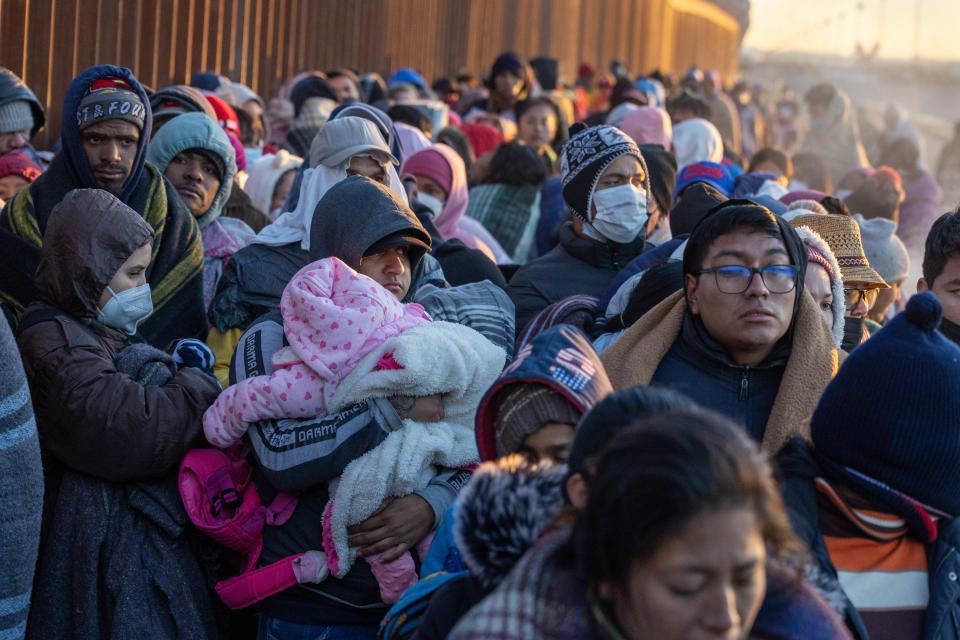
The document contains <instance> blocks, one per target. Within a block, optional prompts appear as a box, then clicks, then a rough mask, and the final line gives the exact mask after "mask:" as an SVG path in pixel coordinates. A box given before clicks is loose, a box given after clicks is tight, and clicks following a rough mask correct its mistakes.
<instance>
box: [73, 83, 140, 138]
mask: <svg viewBox="0 0 960 640" xmlns="http://www.w3.org/2000/svg"><path fill="white" fill-rule="evenodd" d="M145 116H146V107H145V106H144V104H143V102H141V101H140V96H138V95H137V93H136V92H135V91H134V90H133V87H131V86H130V85H129V84H128V83H127V82H126V80H123V79H122V78H118V77H116V76H104V77H103V78H98V79H97V80H95V81H94V83H93V84H92V85H90V89H89V90H88V91H87V95H85V96H84V97H83V99H82V100H80V106H79V107H77V127H78V128H79V129H80V131H83V130H84V129H86V128H87V127H89V126H90V125H92V124H94V123H96V122H101V121H103V120H125V121H127V122H129V123H130V124H133V125H134V126H136V127H137V128H138V129H140V130H141V131H142V130H143V122H144V117H145Z"/></svg>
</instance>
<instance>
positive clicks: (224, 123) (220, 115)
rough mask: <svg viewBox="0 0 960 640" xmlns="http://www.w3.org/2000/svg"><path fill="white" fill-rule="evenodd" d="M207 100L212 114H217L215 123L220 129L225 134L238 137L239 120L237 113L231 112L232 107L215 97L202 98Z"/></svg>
mask: <svg viewBox="0 0 960 640" xmlns="http://www.w3.org/2000/svg"><path fill="white" fill-rule="evenodd" d="M204 97H205V98H206V99H207V102H209V103H210V106H211V107H213V111H214V113H216V114H217V117H216V121H217V124H219V125H220V128H221V129H223V130H224V131H226V132H227V133H232V134H233V135H235V136H237V137H238V138H239V137H240V120H239V118H237V112H236V111H234V110H233V107H231V106H230V105H228V104H227V103H226V102H224V101H223V100H222V99H220V98H218V97H217V96H204Z"/></svg>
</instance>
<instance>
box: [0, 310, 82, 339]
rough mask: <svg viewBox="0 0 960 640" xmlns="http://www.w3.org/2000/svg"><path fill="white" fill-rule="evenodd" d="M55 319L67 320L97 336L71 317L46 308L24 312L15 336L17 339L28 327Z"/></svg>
mask: <svg viewBox="0 0 960 640" xmlns="http://www.w3.org/2000/svg"><path fill="white" fill-rule="evenodd" d="M57 318H69V319H70V320H73V321H74V322H75V323H76V324H78V325H80V327H81V328H82V329H83V330H84V331H86V332H87V333H89V334H90V335H91V336H93V337H94V338H96V337H97V334H95V333H94V332H93V329H91V328H90V327H88V326H87V325H85V324H84V323H82V322H79V321H77V320H76V319H75V318H74V317H73V316H71V315H69V314H67V313H64V312H63V311H60V310H59V309H55V308H53V307H48V306H42V307H36V308H33V309H30V310H29V312H25V313H24V314H23V316H22V317H21V318H20V322H19V323H18V324H17V331H16V335H17V337H18V338H19V337H20V335H21V334H23V332H24V331H26V330H27V329H29V328H30V327H32V326H34V325H37V324H40V323H41V322H50V321H51V320H56V319H57Z"/></svg>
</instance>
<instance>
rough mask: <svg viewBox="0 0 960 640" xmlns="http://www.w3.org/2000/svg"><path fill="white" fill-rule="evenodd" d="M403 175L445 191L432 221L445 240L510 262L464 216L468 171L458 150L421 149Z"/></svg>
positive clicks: (487, 234) (442, 147)
mask: <svg viewBox="0 0 960 640" xmlns="http://www.w3.org/2000/svg"><path fill="white" fill-rule="evenodd" d="M400 173H401V175H417V176H425V177H427V178H430V179H431V180H433V181H434V182H436V183H437V184H438V185H440V188H442V189H443V190H444V191H446V193H447V200H446V202H445V203H444V205H443V210H442V211H441V212H440V215H438V216H437V217H436V219H434V221H433V223H434V225H436V227H437V231H439V232H440V235H441V236H443V238H444V239H445V240H449V239H451V238H456V239H458V240H460V241H462V242H463V244H465V245H467V246H468V247H470V248H471V249H480V250H481V251H483V252H484V253H485V254H487V256H488V257H489V258H490V259H491V260H493V261H494V262H497V263H501V264H502V263H508V262H510V256H509V254H507V252H506V251H504V250H503V248H502V247H501V246H500V243H499V242H497V241H496V239H494V237H493V236H492V235H491V234H490V232H489V231H487V230H486V229H485V228H484V227H483V225H482V224H480V223H479V222H477V221H476V220H474V219H473V218H467V217H464V214H465V213H466V211H467V204H468V202H469V195H468V191H467V170H466V167H465V166H464V164H463V159H462V158H461V157H460V156H459V155H457V152H456V151H454V150H453V149H451V148H450V147H448V146H447V145H445V144H435V145H433V146H432V147H428V148H426V149H422V150H420V151H417V152H416V153H414V154H413V155H411V156H410V157H409V158H407V160H406V161H405V162H404V163H403V169H402V170H401V172H400Z"/></svg>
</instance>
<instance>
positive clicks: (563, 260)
mask: <svg viewBox="0 0 960 640" xmlns="http://www.w3.org/2000/svg"><path fill="white" fill-rule="evenodd" d="M559 236H560V244H559V245H557V246H556V247H554V248H553V249H551V250H550V251H548V252H547V253H546V254H544V255H542V256H540V257H539V258H537V259H536V260H533V261H532V262H528V263H527V264H525V265H524V266H522V267H520V269H519V270H518V271H517V272H516V273H515V274H514V276H513V278H511V279H510V283H509V285H508V286H507V293H508V294H510V298H511V299H513V303H514V304H515V305H516V306H517V333H518V334H519V333H521V332H522V331H523V329H524V327H526V326H527V323H528V322H529V321H530V319H531V318H533V317H534V316H535V315H537V314H538V313H539V312H540V311H542V310H543V309H545V308H546V307H547V306H549V305H551V304H553V303H554V302H557V301H558V300H563V299H564V298H566V297H569V296H572V295H579V294H583V295H588V296H593V297H595V298H599V297H600V296H601V295H603V292H604V290H605V289H606V288H607V285H608V284H610V281H611V280H612V279H613V277H614V276H616V275H617V273H619V271H620V270H621V269H623V268H624V267H625V266H627V264H628V263H629V262H630V261H631V260H633V259H634V258H636V257H637V256H638V255H640V254H641V253H643V251H644V249H645V248H646V241H645V240H644V238H643V237H642V236H641V237H640V238H638V239H637V240H635V241H633V242H631V243H628V244H617V243H612V242H597V241H596V240H590V239H588V238H583V237H580V236H578V235H577V234H576V233H574V231H573V223H571V222H568V223H566V224H564V225H563V227H561V228H560V233H559Z"/></svg>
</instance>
